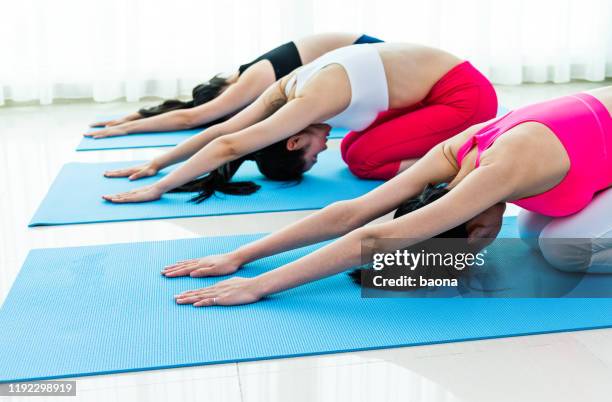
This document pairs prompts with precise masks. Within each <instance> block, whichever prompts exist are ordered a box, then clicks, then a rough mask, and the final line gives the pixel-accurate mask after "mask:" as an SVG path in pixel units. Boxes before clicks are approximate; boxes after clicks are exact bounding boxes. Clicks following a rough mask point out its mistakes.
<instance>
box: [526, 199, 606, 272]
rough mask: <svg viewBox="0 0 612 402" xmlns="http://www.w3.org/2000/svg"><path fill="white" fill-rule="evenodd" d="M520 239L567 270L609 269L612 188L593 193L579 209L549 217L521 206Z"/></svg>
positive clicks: (554, 264)
mask: <svg viewBox="0 0 612 402" xmlns="http://www.w3.org/2000/svg"><path fill="white" fill-rule="evenodd" d="M518 225H519V233H520V236H521V239H523V240H524V241H525V242H526V243H527V244H529V245H530V246H531V247H532V248H534V249H539V250H540V251H541V252H542V255H543V256H544V258H546V260H547V261H548V262H549V263H550V264H551V265H552V266H553V267H555V268H557V269H559V270H561V271H567V272H588V273H598V274H609V273H612V188H608V189H607V190H604V191H602V192H600V193H599V194H597V195H596V196H595V197H594V198H593V200H592V201H591V203H590V204H589V205H588V206H587V207H586V208H584V209H583V210H582V211H580V212H578V213H576V214H574V215H570V216H565V217H562V218H551V217H549V216H543V215H540V214H537V213H535V212H529V211H525V210H522V211H521V212H520V214H519V216H518Z"/></svg>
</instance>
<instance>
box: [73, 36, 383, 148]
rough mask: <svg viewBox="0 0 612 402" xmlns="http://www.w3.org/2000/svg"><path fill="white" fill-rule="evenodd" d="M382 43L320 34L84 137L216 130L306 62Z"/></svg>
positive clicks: (294, 42)
mask: <svg viewBox="0 0 612 402" xmlns="http://www.w3.org/2000/svg"><path fill="white" fill-rule="evenodd" d="M377 42H382V40H380V39H377V38H374V37H371V36H368V35H358V34H350V33H329V34H319V35H313V36H309V37H306V38H302V39H299V40H296V41H293V42H288V43H285V44H283V45H280V46H279V47H277V48H275V49H272V50H270V51H269V52H267V53H264V54H263V55H261V56H259V57H258V58H256V59H255V60H253V61H251V62H250V63H247V64H243V65H241V66H240V67H239V68H238V71H237V72H235V73H233V74H232V75H231V76H229V77H227V78H223V77H221V76H220V75H215V76H214V77H213V78H211V79H210V80H209V81H208V82H207V83H204V84H200V85H198V86H196V87H195V88H194V89H193V99H192V100H190V101H187V102H183V101H180V100H176V99H172V100H167V101H165V102H163V103H162V104H161V105H158V106H154V107H150V108H144V109H140V110H139V111H138V112H136V113H132V114H130V115H128V116H125V117H123V118H120V119H117V120H109V121H102V122H97V123H94V124H92V125H91V126H92V127H99V126H106V128H104V129H102V130H97V131H94V132H90V133H85V134H84V135H85V136H88V137H93V138H105V137H115V136H120V135H127V134H133V133H141V132H154V131H172V130H184V129H189V128H194V127H207V126H211V125H214V124H217V123H219V122H221V121H223V120H226V119H227V118H228V117H231V116H232V115H233V114H235V113H236V112H238V111H240V110H241V109H243V108H244V107H245V106H247V105H249V104H250V103H251V102H253V101H254V100H255V99H257V97H258V96H259V95H261V94H262V93H263V92H264V91H265V90H266V88H268V87H269V86H270V85H272V84H273V83H274V82H275V81H277V80H279V79H280V78H282V77H284V76H286V75H288V74H289V73H291V72H292V71H293V70H295V69H296V68H298V67H301V66H302V65H303V64H307V63H310V62H311V61H313V60H314V59H316V58H318V57H319V56H321V55H323V54H325V53H327V52H329V51H331V50H334V49H337V48H340V47H344V46H349V45H352V44H361V43H377Z"/></svg>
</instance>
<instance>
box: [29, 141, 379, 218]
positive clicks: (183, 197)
mask: <svg viewBox="0 0 612 402" xmlns="http://www.w3.org/2000/svg"><path fill="white" fill-rule="evenodd" d="M138 163H141V162H139V161H130V162H115V163H69V164H67V165H65V166H64V167H63V168H62V170H61V171H60V173H59V175H58V176H57V178H56V179H55V181H54V182H53V184H52V185H51V188H50V189H49V192H48V193H47V195H46V197H45V198H44V200H43V201H42V204H41V205H40V207H39V208H38V210H37V211H36V213H35V214H34V217H33V218H32V221H31V222H30V225H29V226H41V225H68V224H75V223H93V222H116V221H129V220H145V219H163V218H185V217H193V216H209V215H231V214H247V213H257V212H276V211H295V210H308V209H319V208H323V207H325V206H327V205H329V204H330V203H332V202H334V201H339V200H344V199H350V198H355V197H358V196H359V195H362V194H365V193H366V192H368V191H370V190H372V189H373V188H375V187H376V186H378V185H379V184H380V183H381V182H380V181H371V180H360V179H357V178H356V177H355V176H353V175H352V174H351V173H350V171H349V170H348V168H347V167H346V165H345V164H344V162H343V161H342V160H341V158H340V153H339V152H338V151H336V150H329V151H326V152H324V153H322V154H321V155H320V156H319V162H318V163H317V164H316V165H315V166H314V167H313V168H312V169H311V170H310V171H309V172H308V173H307V174H305V175H304V179H303V181H302V182H301V183H299V184H287V183H283V182H277V181H271V180H266V179H264V178H263V176H262V175H261V174H260V173H259V172H258V170H257V167H256V165H255V164H254V163H253V162H245V164H244V165H243V166H242V167H241V168H240V170H239V171H238V173H237V174H236V176H235V180H236V181H238V180H253V181H255V182H257V183H258V184H260V185H261V186H262V188H261V189H260V190H259V191H258V192H256V193H255V194H252V195H249V196H232V195H225V194H218V195H215V196H213V197H211V198H209V199H208V200H206V201H204V202H203V203H201V204H195V203H192V202H189V199H190V198H191V197H192V196H193V195H194V194H193V193H174V194H173V193H170V194H165V195H164V196H163V197H162V199H161V200H158V201H155V202H149V203H140V204H112V203H110V202H108V201H105V200H103V199H102V198H101V196H102V195H104V194H114V193H118V192H123V191H128V190H131V189H134V188H138V187H142V186H145V185H147V184H151V183H153V182H155V181H156V180H159V179H160V178H161V177H163V174H160V175H158V176H156V177H149V178H146V179H142V180H136V181H132V182H130V181H129V180H127V179H125V178H114V179H109V178H106V177H104V176H103V173H104V171H106V170H109V169H118V168H121V167H127V166H134V165H137V164H138ZM168 171H170V169H168ZM166 173H167V172H166Z"/></svg>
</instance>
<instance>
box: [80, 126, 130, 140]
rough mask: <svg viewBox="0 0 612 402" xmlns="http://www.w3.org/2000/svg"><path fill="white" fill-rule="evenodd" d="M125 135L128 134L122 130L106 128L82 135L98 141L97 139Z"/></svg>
mask: <svg viewBox="0 0 612 402" xmlns="http://www.w3.org/2000/svg"><path fill="white" fill-rule="evenodd" d="M127 134H129V133H128V132H127V131H126V130H125V129H123V128H119V127H107V128H103V129H101V130H95V131H90V132H88V133H85V134H83V136H85V137H90V138H94V139H98V138H107V137H118V136H120V135H127Z"/></svg>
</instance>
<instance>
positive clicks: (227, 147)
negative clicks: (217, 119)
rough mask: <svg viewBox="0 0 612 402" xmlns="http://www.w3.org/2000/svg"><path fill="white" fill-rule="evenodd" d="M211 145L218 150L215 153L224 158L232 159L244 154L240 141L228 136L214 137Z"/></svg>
mask: <svg viewBox="0 0 612 402" xmlns="http://www.w3.org/2000/svg"><path fill="white" fill-rule="evenodd" d="M210 146H211V148H214V149H215V150H216V152H215V153H216V154H217V156H218V157H219V158H220V159H222V160H226V161H232V160H235V159H238V158H240V157H241V156H243V155H242V152H241V150H240V148H239V146H238V142H237V141H236V140H234V139H232V138H228V137H227V136H224V137H219V138H216V139H214V140H213V141H212V142H211V143H210Z"/></svg>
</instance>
